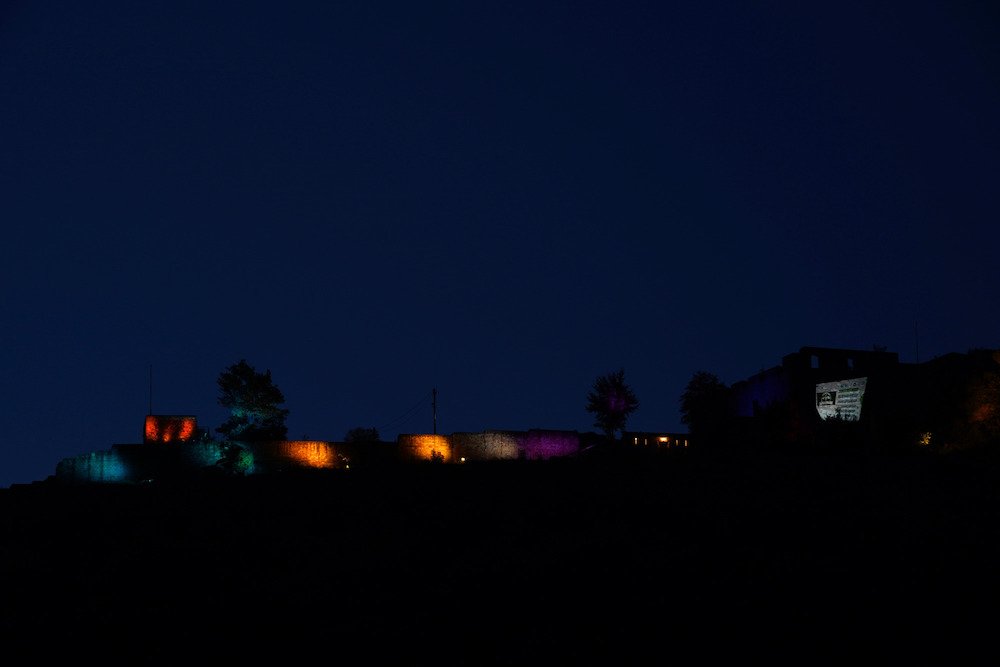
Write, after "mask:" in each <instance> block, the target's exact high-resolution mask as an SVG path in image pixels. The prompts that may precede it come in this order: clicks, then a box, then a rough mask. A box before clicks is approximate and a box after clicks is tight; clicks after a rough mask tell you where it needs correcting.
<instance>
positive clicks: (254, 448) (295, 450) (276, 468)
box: [241, 440, 344, 472]
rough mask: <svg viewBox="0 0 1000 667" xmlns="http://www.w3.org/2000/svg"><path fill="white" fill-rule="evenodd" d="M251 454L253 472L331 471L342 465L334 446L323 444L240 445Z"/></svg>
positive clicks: (281, 441)
mask: <svg viewBox="0 0 1000 667" xmlns="http://www.w3.org/2000/svg"><path fill="white" fill-rule="evenodd" d="M241 444H242V445H243V447H245V448H246V449H248V450H249V451H250V452H251V453H252V454H253V460H254V464H253V471H254V472H281V471H283V470H309V469H312V470H332V469H334V468H340V467H342V466H343V465H344V462H343V461H342V459H341V457H340V456H338V452H337V446H336V445H335V444H334V443H332V442H327V441H325V440H278V441H274V442H250V443H241Z"/></svg>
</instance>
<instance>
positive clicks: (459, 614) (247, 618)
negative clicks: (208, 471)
mask: <svg viewBox="0 0 1000 667" xmlns="http://www.w3.org/2000/svg"><path fill="white" fill-rule="evenodd" d="M998 481H1000V464H998V459H997V458H996V457H993V456H989V455H985V454H982V453H963V454H955V455H947V456H941V455H928V456H924V455H919V454H906V455H887V454H877V455H876V454H871V453H865V452H859V451H852V452H849V453H840V454H835V453H824V454H817V453H811V454H808V455H806V454H798V455H796V454H789V453H777V452H771V453H757V454H754V455H750V454H746V455H742V454H737V453H731V452H727V453H721V452H720V453H716V454H711V453H696V452H685V451H680V452H677V451H672V452H650V451H643V450H636V449H632V450H625V449H621V448H618V449H609V450H595V451H591V452H589V453H588V455H586V456H582V457H580V458H578V459H573V460H565V461H549V462H524V461H509V462H497V463H488V464H476V465H464V466H459V465H454V466H445V465H433V464H426V465H411V466H399V467H387V468H382V469H369V470H357V471H355V470H340V471H327V472H322V473H316V474H305V473H287V474H282V475H276V476H257V477H246V478H241V477H221V478H207V477H206V478H200V479H190V480H187V481H183V482H182V481H174V482H171V483H169V484H151V485H137V486H90V487H84V486H66V485H63V484H59V483H56V482H54V481H47V482H43V483H37V484H33V485H28V486H15V487H14V488H11V489H7V490H3V491H0V531H2V535H3V542H2V552H0V554H2V562H0V566H2V567H0V577H2V587H3V588H2V590H3V597H2V617H0V624H2V625H0V628H2V631H3V635H4V637H5V639H7V640H8V641H9V642H15V641H16V642H26V643H31V644H33V647H34V650H35V651H36V652H37V655H38V657H39V658H44V657H46V656H55V655H57V654H60V653H65V652H70V653H72V654H74V655H77V656H81V657H82V656H87V655H89V656H90V657H93V658H96V659H98V660H101V661H104V662H108V661H114V662H122V663H125V662H127V663H129V664H133V663H140V664H141V663H143V662H150V661H153V662H159V661H161V660H163V661H168V660H169V661H173V660H177V659H185V660H187V659H190V660H195V661H196V662H201V661H202V660H201V659H202V658H213V659H214V658H220V659H224V660H227V661H235V660H242V659H250V658H258V659H263V658H277V659H283V660H286V661H287V663H286V664H296V663H299V662H304V661H305V660H310V661H311V660H313V659H318V660H320V661H321V662H322V663H329V664H333V663H340V664H392V665H403V664H407V665H412V664H441V663H450V664H469V665H487V664H511V665H524V664H565V665H575V664H607V665H612V664H667V663H670V662H678V661H680V662H686V663H691V662H699V663H702V662H704V663H712V662H714V659H715V658H725V659H726V661H727V663H728V662H729V661H732V660H739V661H741V662H742V661H747V660H753V661H757V660H759V659H761V658H766V659H767V660H768V661H769V662H771V663H774V662H780V663H783V664H815V663H817V662H831V663H834V662H835V663H842V662H844V661H845V660H850V661H851V662H852V663H861V662H864V663H867V662H878V661H880V660H883V659H889V660H892V662H893V663H894V664H899V663H900V662H902V661H907V660H911V659H915V660H917V661H919V662H928V661H930V662H932V663H936V664H945V663H947V664H951V663H965V664H968V663H970V662H977V663H978V662H982V663H986V662H991V663H992V662H995V660H996V654H997V647H996V642H995V639H994V638H995V633H996V632H997V628H998V625H997V621H998V620H1000V615H998V614H997V600H998V595H997V594H998V592H1000V590H998V589H1000V587H998V584H1000V569H998V567H1000V533H998V529H1000V521H998V520H1000V502H998V495H997V489H998V488H1000V487H998ZM39 638H41V639H39ZM12 645H13V644H11V643H8V646H12Z"/></svg>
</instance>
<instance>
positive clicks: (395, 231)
mask: <svg viewBox="0 0 1000 667" xmlns="http://www.w3.org/2000/svg"><path fill="white" fill-rule="evenodd" d="M991 4H992V3H989V2H979V3H966V2H943V1H942V2H921V1H919V0H916V1H907V2H876V3H871V2H851V1H848V2H844V1H841V2H837V3H822V4H817V3H803V2H761V3H716V2H691V3H682V2H648V3H644V2H622V1H618V2H606V3H600V2H560V3H555V2H514V3H509V2H508V3H483V2H429V3H415V2H374V1H367V0H366V1H365V2H351V3H332V2H299V3H280V2H270V3H266V2H248V1H241V2H213V3H204V2H160V3H156V2H127V1H125V0H113V1H109V2H85V3H81V2H70V1H67V2H48V1H44V0H43V1H36V2H14V3H9V2H8V3H4V4H3V5H0V7H2V9H0V195H2V199H0V216H2V220H3V223H4V224H3V239H2V242H0V284H2V292H0V294H2V307H3V319H2V339H0V342H2V345H0V360H2V371H3V381H2V384H0V387H2V395H0V399H2V406H3V408H2V413H0V414H2V417H3V424H4V428H3V433H2V435H0V486H7V485H9V484H11V483H27V482H30V481H33V480H40V479H44V478H45V477H47V476H48V475H50V474H53V473H54V471H55V466H56V464H57V463H58V461H59V460H60V459H62V458H64V457H68V456H73V455H76V454H81V453H85V452H88V451H93V450H99V449H108V448H110V447H111V445H112V444H116V443H131V442H140V441H141V428H142V422H143V417H144V415H145V414H146V413H147V412H148V410H149V405H150V399H152V408H153V412H155V413H158V414H193V415H196V416H197V417H198V420H199V425H200V426H202V427H206V428H209V429H213V430H214V428H215V427H216V426H218V425H219V424H220V423H222V421H223V420H224V419H225V416H226V415H225V413H224V411H223V410H222V408H221V407H219V405H218V403H217V396H218V388H217V385H216V378H217V377H218V375H219V373H220V372H221V371H222V370H223V369H224V368H225V367H227V366H229V365H231V364H233V363H235V362H237V361H239V360H240V359H246V360H247V361H248V362H249V363H251V364H252V365H254V366H255V367H256V368H257V369H258V370H266V369H270V370H271V372H272V376H273V379H274V381H275V383H276V384H277V385H278V386H279V388H280V389H281V390H282V391H283V392H284V395H285V398H286V404H285V406H286V407H287V408H288V409H289V410H290V415H289V418H288V426H289V437H291V438H303V437H307V438H312V439H321V440H340V439H342V438H343V436H344V434H345V432H346V431H347V430H348V429H350V428H353V427H356V426H365V427H376V428H378V429H379V431H380V433H381V435H382V437H383V439H386V440H391V439H394V438H395V437H396V435H397V434H399V433H419V432H430V430H431V429H432V426H433V424H432V413H431V403H430V396H431V390H432V388H435V387H436V388H437V390H438V411H437V413H438V432H439V433H451V432H456V431H481V430H486V429H518V430H519V429H528V428H555V429H575V430H579V431H581V432H582V431H591V430H596V429H595V428H594V427H593V424H592V419H591V416H590V415H589V414H588V413H586V411H585V410H584V405H585V403H586V394H587V391H588V390H589V389H590V387H591V385H592V383H593V381H594V379H595V377H597V376H598V375H600V374H604V373H607V372H610V371H614V370H617V369H619V368H622V369H624V370H625V377H626V380H627V381H628V382H629V383H630V384H631V386H632V387H633V389H634V390H635V392H636V394H637V396H638V398H639V400H640V402H641V405H640V407H639V410H638V411H637V412H636V413H635V415H634V416H633V418H632V419H631V420H630V422H629V428H631V429H634V430H665V431H683V430H686V428H685V427H684V425H683V424H682V423H681V419H680V412H679V404H678V400H679V397H680V394H681V392H682V391H683V389H684V386H685V384H686V383H687V381H688V379H689V378H690V377H691V375H692V373H694V372H695V371H698V370H707V371H710V372H713V373H715V374H717V375H718V376H719V377H720V379H722V380H723V381H724V382H726V383H732V382H735V381H738V380H740V379H742V378H745V377H747V376H749V375H751V374H753V373H755V372H757V371H759V370H761V369H762V368H765V367H770V366H774V365H776V364H778V363H780V361H781V357H782V356H783V355H785V354H787V353H789V352H793V351H796V350H798V349H799V348H800V347H802V346H806V345H815V346H829V347H849V348H858V349H872V347H873V346H874V345H881V346H885V347H886V348H887V349H888V350H890V351H895V352H898V353H899V355H900V359H901V361H904V362H912V361H914V360H916V359H918V358H919V359H920V360H926V359H929V358H931V357H933V356H936V355H940V354H945V353H948V352H965V351H967V350H968V349H969V348H974V347H1000V291H998V286H1000V281H998V279H1000V269H998V266H997V263H996V253H997V250H998V247H1000V230H998V221H1000V216H998V211H1000V188H998V180H1000V179H998V177H1000V129H998V127H1000V125H998V122H997V119H998V118H1000V46H998V45H1000V21H998V20H997V17H996V16H995V15H994V14H993V13H992V12H993V11H994V9H993V7H991ZM744 5H746V6H744ZM751 5H752V6H751ZM150 368H151V369H152V386H153V389H152V396H150Z"/></svg>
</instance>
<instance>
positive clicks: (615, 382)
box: [587, 370, 639, 440]
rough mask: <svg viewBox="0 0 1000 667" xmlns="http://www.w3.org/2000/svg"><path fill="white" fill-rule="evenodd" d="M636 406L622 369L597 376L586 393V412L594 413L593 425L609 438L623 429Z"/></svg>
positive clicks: (635, 400) (635, 399)
mask: <svg viewBox="0 0 1000 667" xmlns="http://www.w3.org/2000/svg"><path fill="white" fill-rule="evenodd" d="M638 407H639V399H637V398H636V396H635V393H634V392H633V391H632V388H631V387H629V386H628V385H627V384H626V383H625V371H624V370H618V371H615V372H612V373H608V374H607V375H601V376H599V377H598V378H597V379H596V380H594V386H593V388H592V389H591V390H590V392H589V393H588V394H587V412H589V413H591V414H593V415H594V426H596V427H597V428H599V429H601V431H602V432H603V433H604V435H605V436H606V437H607V438H608V439H609V440H614V439H615V433H616V432H619V431H622V430H624V429H625V423H626V422H627V421H628V418H629V415H631V414H632V413H633V412H635V411H636V409H638Z"/></svg>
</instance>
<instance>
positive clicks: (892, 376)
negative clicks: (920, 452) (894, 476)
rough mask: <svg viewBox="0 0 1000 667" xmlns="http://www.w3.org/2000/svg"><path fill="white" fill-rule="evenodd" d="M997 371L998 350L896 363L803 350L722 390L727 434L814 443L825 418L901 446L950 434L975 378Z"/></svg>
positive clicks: (890, 355) (882, 357)
mask: <svg viewBox="0 0 1000 667" xmlns="http://www.w3.org/2000/svg"><path fill="white" fill-rule="evenodd" d="M997 371H1000V353H998V352H997V351H995V350H970V351H969V353H968V354H960V353H951V354H947V355H944V356H942V357H937V358H935V359H932V360H929V361H926V362H923V363H901V362H900V361H899V355H898V354H897V353H895V352H887V351H884V350H878V349H876V350H852V349H843V348H826V347H803V348H800V349H799V350H798V351H797V352H793V353H791V354H787V355H785V356H784V357H783V358H782V361H781V364H780V365H778V366H774V367H771V368H767V369H764V370H761V371H760V372H759V373H756V374H754V375H752V376H750V377H748V378H746V379H745V380H740V381H738V382H735V383H733V384H732V385H731V387H730V396H731V407H730V412H731V415H732V417H733V419H734V422H735V424H736V425H737V426H736V428H735V433H736V434H738V435H742V436H743V437H746V438H749V439H757V440H760V439H762V438H763V439H771V440H777V441H782V442H786V443H787V442H808V441H814V440H815V438H816V437H817V435H818V434H820V433H822V432H823V424H824V423H825V422H827V421H829V420H831V418H833V419H835V420H836V421H842V422H855V423H856V424H857V429H856V431H855V432H856V433H857V434H859V435H860V436H861V437H863V438H864V439H866V440H868V441H870V442H879V443H891V444H897V445H899V444H905V443H912V442H915V441H916V440H917V439H919V438H921V437H923V435H924V434H933V433H937V434H938V435H939V436H940V437H946V438H952V439H954V438H955V437H957V435H956V429H959V428H960V427H961V424H962V422H963V419H965V416H964V415H963V410H964V404H965V403H966V402H967V400H968V399H969V398H970V397H969V392H970V391H972V387H973V385H974V384H975V382H976V381H977V379H978V378H981V377H983V375H984V374H986V373H990V372H997Z"/></svg>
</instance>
